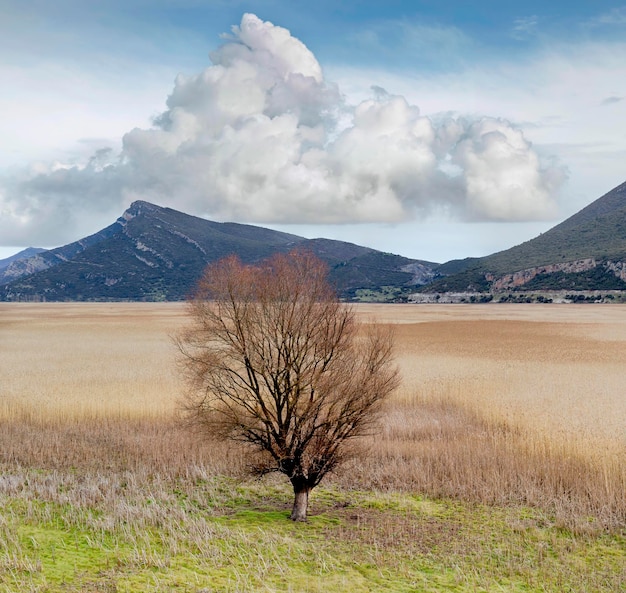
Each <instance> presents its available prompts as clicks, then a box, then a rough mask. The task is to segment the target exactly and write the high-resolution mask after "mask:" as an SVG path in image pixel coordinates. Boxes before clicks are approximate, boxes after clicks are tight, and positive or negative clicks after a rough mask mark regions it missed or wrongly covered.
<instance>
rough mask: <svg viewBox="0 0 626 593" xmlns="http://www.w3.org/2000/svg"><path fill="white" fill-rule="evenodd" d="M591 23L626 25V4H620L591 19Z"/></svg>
mask: <svg viewBox="0 0 626 593" xmlns="http://www.w3.org/2000/svg"><path fill="white" fill-rule="evenodd" d="M590 24H591V25H596V26H597V25H609V26H611V25H613V26H624V25H626V6H620V7H617V8H613V9H612V10H610V11H608V12H604V13H602V14H600V15H598V16H596V17H594V18H593V19H591V21H590Z"/></svg>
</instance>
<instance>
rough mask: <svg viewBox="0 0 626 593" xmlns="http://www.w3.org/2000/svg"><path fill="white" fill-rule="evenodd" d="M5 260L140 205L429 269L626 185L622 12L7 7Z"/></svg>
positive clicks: (40, 2)
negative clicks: (382, 254) (366, 249)
mask: <svg viewBox="0 0 626 593" xmlns="http://www.w3.org/2000/svg"><path fill="white" fill-rule="evenodd" d="M0 56H2V59H1V60H0V80H2V90H3V92H2V93H0V113H1V114H2V115H1V116H0V257H5V256H7V255H9V254H11V253H13V252H16V251H18V250H19V249H21V248H23V247H26V246H30V245H35V246H43V247H55V246H58V245H62V244H65V243H68V242H70V241H73V240H76V239H79V238H80V237H82V236H85V235H87V234H90V233H93V232H96V231H98V230H100V229H101V228H103V227H104V226H107V225H108V224H110V223H111V222H113V221H114V220H115V219H116V218H117V217H118V216H120V215H121V213H122V212H123V211H124V209H125V208H127V207H128V205H129V204H130V203H131V202H132V201H133V200H136V199H142V200H147V201H151V202H154V203H156V204H159V205H162V206H169V207H172V208H176V209H179V210H182V211H184V212H188V213H190V214H195V215H198V216H203V217H206V218H210V219H212V220H219V221H237V222H248V223H253V224H259V225H262V226H269V227H272V228H277V229H281V230H286V231H289V232H293V233H297V234H302V235H305V236H309V237H319V236H323V237H331V238H337V239H342V240H347V241H353V242H356V243H360V244H364V245H370V246H372V247H375V248H377V249H381V250H384V251H390V252H394V253H401V254H403V255H407V256H411V257H415V258H420V259H427V260H431V261H440V262H443V261H447V260H449V259H452V258H459V257H466V256H480V255H486V254H489V253H493V252H495V251H498V250H501V249H506V248H508V247H511V246H512V245H515V244H518V243H520V242H522V241H525V240H527V239H530V238H532V237H534V236H536V235H538V234H539V233H540V232H543V231H545V230H547V229H548V228H550V227H552V226H554V225H555V224H556V223H558V222H560V221H561V220H563V219H564V218H566V217H568V216H570V215H571V214H573V213H575V212H576V211H578V210H579V209H580V208H582V207H583V206H585V205H586V204H588V203H590V202H592V201H593V200H595V199H597V198H598V197H600V196H601V195H602V194H604V193H606V192H607V191H609V190H610V189H612V188H613V187H614V186H616V185H618V184H620V183H622V182H623V181H625V180H626V167H625V166H624V163H625V162H626V3H625V2H623V1H622V2H620V1H605V0H594V1H593V2H590V1H588V0H568V1H567V2H565V1H561V0H553V1H551V2H545V0H542V1H541V2H539V1H536V0H527V1H526V2H524V3H506V2H502V1H501V0H498V1H495V0H483V1H481V0H477V1H476V2H472V3H467V2H465V1H463V0H449V1H444V2H442V1H433V0H412V1H404V2H403V1H396V0H387V1H385V2H380V1H361V2H359V1H353V0H342V2H336V1H334V0H317V1H316V2H300V1H292V0H289V1H288V0H250V1H238V0H104V1H101V2H95V1H94V2H85V0H56V1H55V2H50V1H49V0H0Z"/></svg>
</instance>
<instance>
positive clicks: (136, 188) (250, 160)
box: [0, 14, 564, 244]
mask: <svg viewBox="0 0 626 593" xmlns="http://www.w3.org/2000/svg"><path fill="white" fill-rule="evenodd" d="M210 58H211V65H210V66H209V67H208V68H206V69H205V70H204V71H203V72H200V73H198V74H196V75H193V76H184V75H179V76H178V77H177V79H176V81H175V84H174V88H173V90H172V93H171V94H170V96H169V97H168V100H167V110H166V111H165V112H163V113H162V114H161V115H159V116H158V117H156V118H155V120H154V125H153V127H151V128H149V129H139V128H136V129H134V130H132V131H130V132H128V133H127V134H126V135H125V136H124V138H123V148H122V150H121V153H120V154H114V153H113V151H112V150H107V149H103V150H99V151H98V152H96V153H95V154H94V156H93V157H92V158H91V159H90V160H89V162H87V163H85V164H84V165H81V166H77V165H73V166H67V165H63V164H58V163H57V164H54V165H49V166H47V167H45V168H42V167H39V168H35V169H32V170H30V171H28V172H23V173H22V174H21V175H19V176H15V175H14V176H13V177H11V178H5V179H4V181H3V182H2V185H1V186H0V214H1V222H0V234H1V235H2V236H3V237H5V238H8V239H5V240H9V241H13V242H16V241H17V240H18V238H19V235H20V234H25V233H27V232H38V233H39V234H40V236H42V237H45V240H44V239H42V241H40V242H39V243H40V244H43V243H56V242H59V241H58V238H59V237H60V235H59V232H58V230H57V231H55V230H54V229H55V228H56V229H58V221H59V220H61V219H62V220H63V221H64V226H63V228H67V227H68V222H67V221H70V222H74V223H76V224H79V223H80V222H81V220H83V219H86V218H87V217H89V216H90V215H91V213H92V212H98V213H103V212H110V211H111V212H112V211H119V210H120V209H121V208H122V206H123V205H127V204H128V203H129V202H130V201H131V200H133V199H145V200H149V201H153V202H156V203H158V204H162V205H167V206H172V207H174V208H178V209H181V210H184V211H187V212H190V213H196V214H200V215H204V216H207V217H211V218H215V219H221V220H238V221H242V222H256V223H261V224H262V223H309V224H310V223H346V222H398V221H404V220H408V219H412V218H421V217H425V216H427V215H428V214H430V213H432V212H446V213H449V214H450V215H452V216H454V217H456V218H457V219H460V220H498V221H499V220H502V221H510V220H516V221H519V220H538V219H542V218H546V217H550V216H552V215H553V214H554V212H555V196H556V194H557V191H558V189H559V186H560V184H561V183H562V181H563V179H564V173H563V170H562V169H561V168H559V167H555V166H553V165H551V164H545V163H542V161H541V159H540V157H539V155H538V154H537V152H536V151H535V150H534V149H533V147H532V145H531V144H530V142H528V140H526V139H525V137H524V135H523V133H522V132H521V131H520V130H519V129H517V128H516V127H515V126H514V125H512V124H511V123H509V122H507V121H505V120H503V119H496V118H489V117H483V118H478V119H477V118H473V119H470V118H453V117H442V118H440V119H438V120H437V121H435V120H433V119H431V118H429V117H426V116H424V115H423V114H421V113H420V110H419V108H418V107H417V106H415V105H411V104H409V102H408V101H407V100H406V99H405V98H403V97H402V96H394V95H391V94H389V93H387V92H386V91H385V90H384V89H382V88H380V87H373V89H372V91H373V92H372V98H370V99H368V100H366V101H363V102H362V103H360V104H359V105H349V104H348V103H347V102H346V100H345V99H344V97H343V96H342V94H341V92H340V89H339V88H338V87H337V86H336V85H335V84H333V83H331V82H329V81H327V80H325V78H324V75H323V72H322V68H321V67H320V64H319V63H318V61H317V60H316V58H315V56H314V55H313V54H312V53H311V51H309V49H308V48H307V47H306V46H305V45H304V44H303V43H302V42H301V41H299V40H298V39H296V38H294V37H293V36H292V35H291V34H290V33H289V31H287V30H286V29H284V28H281V27H278V26H275V25H273V24H272V23H269V22H264V21H262V20H260V19H259V18H257V17H256V16H254V15H251V14H246V15H244V16H243V18H242V21H241V24H240V25H239V26H237V27H233V30H232V35H230V36H228V37H227V38H225V40H224V43H223V45H222V46H221V47H219V48H218V49H217V50H216V51H215V52H213V53H212V54H211V56H210ZM55 232H56V235H55ZM55 237H57V240H53V239H54V238H55ZM16 244H18V243H16Z"/></svg>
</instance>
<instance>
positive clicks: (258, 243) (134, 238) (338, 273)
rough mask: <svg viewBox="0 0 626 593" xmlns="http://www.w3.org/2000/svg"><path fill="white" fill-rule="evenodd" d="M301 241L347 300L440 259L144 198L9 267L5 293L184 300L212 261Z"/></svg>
mask: <svg viewBox="0 0 626 593" xmlns="http://www.w3.org/2000/svg"><path fill="white" fill-rule="evenodd" d="M295 247H302V248H306V249H309V250H311V251H312V252H313V253H315V254H316V255H318V256H319V257H320V258H322V259H324V260H325V261H326V262H328V264H329V267H330V274H331V279H332V280H333V282H334V283H335V284H336V286H337V287H338V289H339V290H340V292H341V294H343V295H344V296H346V297H348V298H350V297H352V298H358V297H359V291H364V290H366V291H374V292H380V291H381V290H383V289H384V288H387V287H390V286H391V287H393V289H394V291H395V292H394V291H392V293H393V294H399V293H401V292H402V291H403V290H405V288H406V287H409V286H412V287H415V286H416V285H418V284H422V283H424V282H426V281H428V280H430V279H431V278H432V276H433V273H434V272H433V268H434V267H435V265H436V264H430V263H429V262H421V261H417V260H412V259H408V258H403V257H401V256H396V255H391V254H385V253H381V252H379V251H376V250H374V249H370V248H367V247H362V246H359V245H354V244H352V243H345V242H342V241H333V240H330V239H311V240H309V239H305V238H304V237H299V236H297V235H291V234H288V233H281V232H278V231H273V230H270V229H266V228H262V227H256V226H251V225H243V224H236V223H217V222H212V221H208V220H204V219H202V218H197V217H194V216H190V215H188V214H184V213H182V212H178V211H176V210H173V209H171V208H162V207H160V206H156V205H154V204H150V203H148V202H143V201H137V202H134V203H133V204H131V206H130V207H129V208H128V210H126V211H125V212H124V213H123V215H122V216H121V217H120V218H119V219H118V220H117V221H115V222H114V223H113V224H112V225H110V226H108V227H106V228H105V229H103V230H102V231H100V232H98V233H95V234H94V235H91V236H89V237H86V238H84V239H81V240H80V241H76V242H74V243H71V244H69V245H66V246H64V247H60V248H58V249H52V250H50V251H47V252H45V253H39V254H36V255H35V256H33V257H31V258H27V259H20V260H18V261H17V262H13V264H10V265H9V266H7V268H6V269H5V270H4V274H3V275H2V276H0V284H2V286H0V299H2V300H29V299H36V300H57V301H58V300H79V301H82V300H96V301H97V300H180V299H184V298H185V297H186V296H187V295H188V294H189V293H190V291H191V290H192V288H193V286H194V285H195V283H196V282H197V280H198V278H199V277H200V275H201V273H202V270H203V269H204V268H205V266H206V265H207V263H209V262H212V261H216V260H218V259H221V258H222V257H225V256H227V255H231V254H236V255H237V256H239V257H240V258H241V259H242V261H244V262H251V263H252V262H255V261H259V260H261V259H263V258H265V257H268V256H269V255H271V254H272V253H275V252H277V251H278V252H286V251H289V250H291V249H293V248H295ZM392 293H388V294H392Z"/></svg>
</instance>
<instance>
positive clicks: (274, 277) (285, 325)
mask: <svg viewBox="0 0 626 593" xmlns="http://www.w3.org/2000/svg"><path fill="white" fill-rule="evenodd" d="M190 311H191V318H192V325H191V326H190V327H189V328H188V329H187V330H186V331H185V332H184V333H182V334H181V335H180V336H179V337H178V346H179V348H180V351H181V352H182V354H183V357H182V360H183V362H184V364H185V367H186V370H187V375H188V379H189V381H190V387H191V389H190V391H189V394H188V396H187V399H186V400H185V411H186V414H187V418H188V419H189V420H191V421H192V422H194V423H195V424H197V425H199V426H201V427H202V429H203V430H204V431H207V432H208V433H209V434H211V435H213V436H218V437H221V438H224V439H232V440H234V441H240V442H243V443H247V444H249V445H251V446H252V448H253V449H254V450H255V451H256V453H258V454H259V455H258V458H257V459H258V463H257V465H256V466H255V469H256V471H259V472H261V473H265V472H269V471H278V472H282V473H283V474H285V475H286V476H287V477H288V478H289V480H290V481H291V484H292V486H293V490H294V504H293V511H292V513H291V519H293V520H294V521H304V520H306V513H307V508H308V500H309V493H310V491H311V490H312V489H313V488H314V487H315V486H317V485H318V484H319V483H320V481H321V480H322V478H323V477H324V476H325V475H326V474H327V473H328V472H330V471H331V470H333V469H334V468H335V467H336V466H337V465H338V464H339V463H340V462H342V461H343V460H344V459H345V458H346V456H347V455H348V454H349V453H350V452H351V450H352V449H353V447H352V445H353V444H354V443H355V439H357V437H361V436H363V435H365V434H368V433H370V432H371V431H372V429H373V428H374V426H375V422H376V420H377V419H378V415H379V412H380V410H381V403H382V402H383V400H384V399H385V398H386V397H387V396H388V395H389V394H390V393H391V392H392V391H393V389H394V388H395V387H396V385H397V382H398V379H397V371H396V369H395V367H394V366H393V365H392V358H391V356H392V339H391V333H390V331H389V330H384V329H381V327H380V326H377V325H375V324H368V325H367V327H359V325H358V324H357V322H356V319H355V315H354V312H353V310H352V309H351V307H349V306H348V305H345V304H343V303H341V302H339V300H338V299H337V297H336V295H335V293H334V291H333V290H332V287H331V286H330V284H329V282H328V280H327V270H326V266H325V264H324V263H323V262H321V261H320V260H319V259H317V258H316V257H315V256H313V255H311V254H309V253H305V252H298V251H295V252H292V253H290V254H288V255H276V256H274V257H272V258H270V259H269V260H267V261H265V262H264V263H262V264H260V265H257V266H250V265H244V264H242V263H241V262H240V261H239V260H238V259H237V258H236V257H229V258H226V259H224V260H221V261H220V262H217V263H216V264H212V265H210V266H209V267H208V268H207V270H206V271H205V273H204V276H203V278H202V279H201V281H200V283H199V286H198V289H197V292H196V294H195V296H194V298H193V299H192V300H191V301H190Z"/></svg>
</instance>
